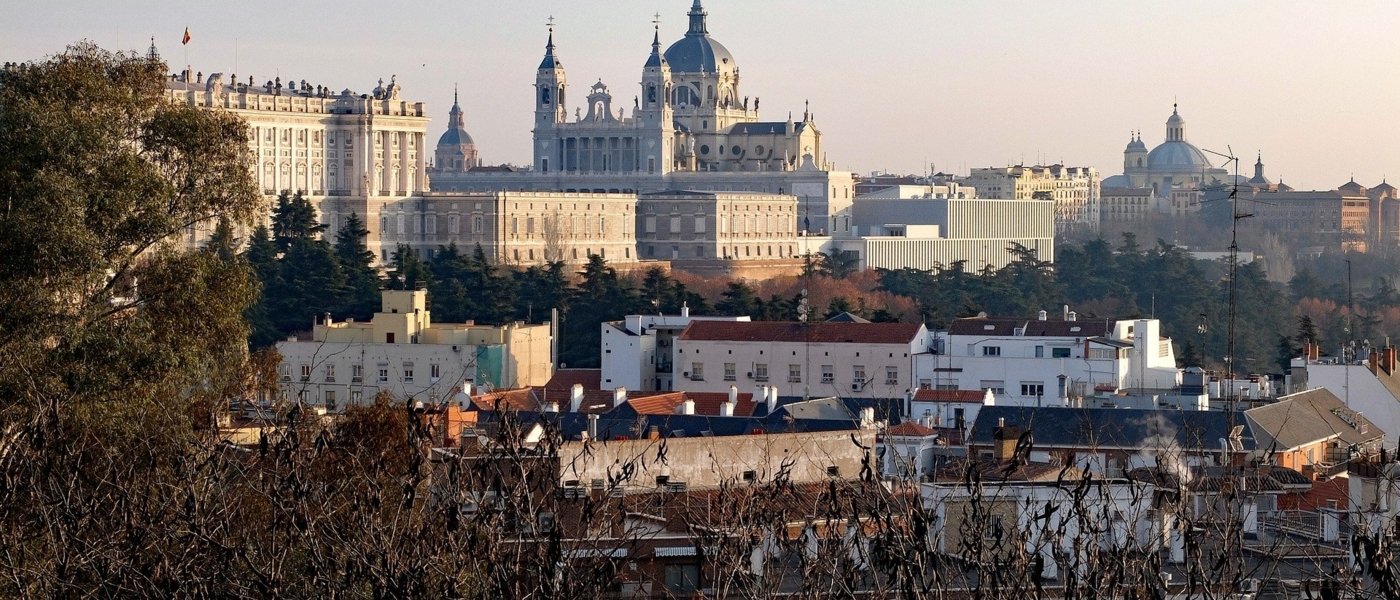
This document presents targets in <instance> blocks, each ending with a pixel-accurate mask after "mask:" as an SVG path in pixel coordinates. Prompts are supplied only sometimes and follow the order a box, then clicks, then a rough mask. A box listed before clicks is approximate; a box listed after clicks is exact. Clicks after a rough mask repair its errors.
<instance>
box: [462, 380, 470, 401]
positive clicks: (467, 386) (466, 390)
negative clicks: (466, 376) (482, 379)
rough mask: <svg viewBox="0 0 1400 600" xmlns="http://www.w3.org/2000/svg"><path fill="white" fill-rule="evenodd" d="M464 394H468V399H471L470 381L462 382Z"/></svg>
mask: <svg viewBox="0 0 1400 600" xmlns="http://www.w3.org/2000/svg"><path fill="white" fill-rule="evenodd" d="M462 393H463V394H466V395H467V397H468V398H470V397H471V395H472V382H470V381H463V382H462Z"/></svg>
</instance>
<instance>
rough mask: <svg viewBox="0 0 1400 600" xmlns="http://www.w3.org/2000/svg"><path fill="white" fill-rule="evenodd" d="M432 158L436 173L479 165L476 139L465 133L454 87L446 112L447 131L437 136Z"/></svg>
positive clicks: (459, 171)
mask: <svg viewBox="0 0 1400 600" xmlns="http://www.w3.org/2000/svg"><path fill="white" fill-rule="evenodd" d="M433 158H434V161H433V162H434V164H435V165H436V167H435V170H436V171H437V172H438V173H466V172H467V171H470V170H472V169H474V168H476V167H479V166H481V159H480V157H479V154H478V153H477V149H476V141H475V140H473V139H472V136H471V134H469V133H467V128H466V119H465V118H463V115H462V105H461V103H460V102H458V101H457V90H456V89H455V88H454V89H453V90H452V110H451V111H449V112H448V113H447V131H446V132H443V134H442V137H440V138H438V143H437V149H436V151H435V152H434V156H433Z"/></svg>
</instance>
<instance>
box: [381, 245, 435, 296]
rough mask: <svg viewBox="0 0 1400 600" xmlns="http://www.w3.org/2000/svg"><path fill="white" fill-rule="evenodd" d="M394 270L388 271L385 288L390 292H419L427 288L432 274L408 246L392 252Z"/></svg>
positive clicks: (416, 253)
mask: <svg viewBox="0 0 1400 600" xmlns="http://www.w3.org/2000/svg"><path fill="white" fill-rule="evenodd" d="M393 260H394V268H393V270H391V271H389V280H388V284H387V287H388V289H391V290H421V289H426V288H427V287H428V283H429V280H431V279H432V273H431V272H430V271H429V270H428V265H427V264H426V263H424V262H423V258H422V257H421V256H419V255H418V252H416V251H415V250H414V249H413V248H410V247H409V246H408V244H399V247H398V249H397V250H394V256H393Z"/></svg>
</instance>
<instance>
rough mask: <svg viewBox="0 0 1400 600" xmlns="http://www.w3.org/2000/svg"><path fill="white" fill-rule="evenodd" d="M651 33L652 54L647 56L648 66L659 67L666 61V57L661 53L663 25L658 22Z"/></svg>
mask: <svg viewBox="0 0 1400 600" xmlns="http://www.w3.org/2000/svg"><path fill="white" fill-rule="evenodd" d="M653 29H654V30H653V31H652V34H651V56H648V57H647V64H646V65H644V66H643V68H647V67H659V66H661V64H662V63H664V62H666V58H665V57H663V56H662V55H661V25H660V24H657V25H655V26H654V28H653Z"/></svg>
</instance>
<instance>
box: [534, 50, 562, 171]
mask: <svg viewBox="0 0 1400 600" xmlns="http://www.w3.org/2000/svg"><path fill="white" fill-rule="evenodd" d="M567 87H568V78H567V77H565V76H564V63H563V62H561V61H560V60H559V59H558V58H557V57H556V56H555V54H554V26H553V25H550V27H549V40H548V41H547V42H546V43H545V46H544V60H542V61H540V68H539V70H538V71H536V72H535V168H536V169H538V170H539V171H540V172H544V173H548V172H549V170H550V167H551V165H550V164H549V156H550V155H551V154H554V153H557V150H556V148H555V143H556V142H557V139H556V138H557V136H555V135H554V134H553V133H552V131H553V130H554V129H555V127H556V126H557V125H559V124H561V123H564V122H565V121H566V120H567V119H568V110H567V106H566V105H565V102H566V99H565V96H564V92H565V89H566V88H567ZM560 166H561V165H557V164H556V165H553V167H554V168H555V169H556V170H557V169H558V168H559V167H560Z"/></svg>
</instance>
